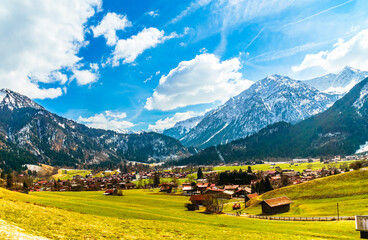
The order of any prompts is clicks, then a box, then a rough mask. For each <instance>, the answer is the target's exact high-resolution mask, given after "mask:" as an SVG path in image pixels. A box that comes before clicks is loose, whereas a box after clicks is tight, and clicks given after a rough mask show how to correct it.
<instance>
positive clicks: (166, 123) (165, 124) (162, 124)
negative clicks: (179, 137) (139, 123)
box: [148, 111, 203, 132]
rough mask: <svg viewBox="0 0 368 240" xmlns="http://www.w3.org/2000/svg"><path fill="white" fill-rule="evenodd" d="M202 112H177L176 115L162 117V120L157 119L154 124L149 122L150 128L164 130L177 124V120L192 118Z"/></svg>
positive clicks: (157, 130)
mask: <svg viewBox="0 0 368 240" xmlns="http://www.w3.org/2000/svg"><path fill="white" fill-rule="evenodd" d="M202 114H203V113H200V112H193V111H188V112H181V113H175V115H174V116H172V117H167V118H165V119H160V120H158V121H156V123H155V124H153V125H152V124H149V125H148V130H151V131H155V132H162V131H163V130H165V129H169V128H172V127H173V126H174V125H175V123H177V122H180V121H184V120H186V119H189V118H192V117H197V116H200V115H202Z"/></svg>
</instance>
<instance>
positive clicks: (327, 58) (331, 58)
mask: <svg viewBox="0 0 368 240" xmlns="http://www.w3.org/2000/svg"><path fill="white" fill-rule="evenodd" d="M367 56H368V29H365V30H362V31H361V32H359V33H358V34H356V35H355V36H354V37H352V38H351V39H349V40H348V41H344V40H342V39H340V40H339V41H338V42H337V43H336V44H334V45H333V46H332V50H330V51H329V50H326V51H320V52H318V53H316V54H307V55H306V56H305V57H304V60H303V62H302V63H301V64H300V65H297V66H293V67H292V70H293V71H294V72H301V71H304V70H308V69H316V68H317V69H322V70H323V71H324V72H326V73H327V72H337V71H339V70H341V69H342V68H343V67H345V66H347V65H348V66H351V67H354V68H358V69H361V70H368V58H367Z"/></svg>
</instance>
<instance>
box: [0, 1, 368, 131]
mask: <svg viewBox="0 0 368 240" xmlns="http://www.w3.org/2000/svg"><path fill="white" fill-rule="evenodd" d="M0 56H1V58H0V88H9V89H11V90H13V91H16V92H19V93H21V94H24V95H26V96H28V97H30V98H32V99H33V100H35V101H36V102H37V103H39V104H41V105H42V106H44V107H45V108H46V109H48V110H49V111H51V112H53V113H56V114H58V115H61V116H63V117H66V118H69V119H73V120H75V121H77V122H79V123H83V124H86V125H88V126H90V127H95V128H102V129H111V130H116V131H126V130H131V131H141V130H144V131H163V130H164V129H167V128H170V127H172V126H173V125H174V124H175V123H176V122H178V121H181V120H185V119H187V118H190V117H194V116H199V115H202V114H204V113H205V112H206V111H208V110H210V109H213V108H216V107H217V106H219V105H221V104H223V103H224V102H226V101H227V100H228V99H229V98H231V97H233V96H236V95H237V94H239V93H240V92H242V91H244V90H245V89H247V88H248V87H249V86H250V85H251V84H252V83H253V82H255V81H257V80H260V79H262V78H264V77H266V76H268V75H271V74H280V75H287V76H290V77H292V78H294V79H297V80H305V79H310V78H313V77H317V76H321V75H324V74H327V73H331V72H333V73H337V72H339V71H340V70H341V69H342V68H343V67H344V66H351V67H354V68H358V69H360V70H368V58H367V56H368V1H366V0H324V1H320V0H294V1H293V0H187V1H182V0H181V1H180V0H135V1H129V0H119V1H116V0H78V1H75V0H59V1H49V0H14V1H1V2H0Z"/></svg>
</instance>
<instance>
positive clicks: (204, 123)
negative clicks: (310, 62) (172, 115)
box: [163, 67, 368, 148]
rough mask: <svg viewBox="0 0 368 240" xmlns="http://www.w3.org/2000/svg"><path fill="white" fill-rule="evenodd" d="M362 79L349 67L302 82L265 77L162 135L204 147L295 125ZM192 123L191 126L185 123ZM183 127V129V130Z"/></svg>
mask: <svg viewBox="0 0 368 240" xmlns="http://www.w3.org/2000/svg"><path fill="white" fill-rule="evenodd" d="M365 76H368V72H363V71H360V70H357V69H353V68H351V67H345V68H344V69H343V70H342V71H340V73H338V74H327V75H325V76H322V77H319V78H315V79H312V80H306V81H298V80H293V79H291V78H289V77H286V76H280V75H272V76H268V77H266V78H264V79H262V80H259V81H257V82H255V83H254V84H253V85H252V86H251V87H250V88H248V89H246V90H245V91H243V92H242V93H240V94H239V95H237V96H235V97H233V98H231V99H230V100H228V101H227V102H226V103H225V104H223V105H221V106H220V107H218V108H217V109H214V110H212V111H210V112H208V113H206V114H205V115H204V116H202V117H196V121H193V120H192V119H187V120H184V121H182V122H178V123H177V124H176V125H175V126H174V127H173V128H170V129H168V130H165V131H164V132H163V133H164V134H166V135H168V136H171V137H174V138H176V139H178V140H180V141H181V142H182V143H183V144H184V145H185V146H194V147H198V148H205V147H208V146H215V145H217V144H226V143H228V142H230V141H232V140H236V139H240V138H244V137H247V136H249V135H251V134H254V133H256V132H257V131H259V130H260V129H262V128H264V127H266V126H267V125H269V124H273V123H276V122H280V121H285V122H289V123H296V122H298V121H301V120H304V119H306V118H309V117H311V116H313V115H315V114H317V113H320V112H323V111H325V110H326V109H327V108H329V107H330V106H331V105H332V104H333V103H334V102H335V101H336V100H338V99H339V98H340V97H341V96H343V94H344V93H345V92H344V91H348V90H350V87H351V86H354V85H355V84H356V83H357V82H359V81H361V80H362V79H364V77H365ZM192 122H195V124H192V125H190V124H187V123H192ZM183 125H186V126H187V127H186V129H185V131H183V130H182V126H183ZM174 133H175V134H174ZM177 133H180V134H177Z"/></svg>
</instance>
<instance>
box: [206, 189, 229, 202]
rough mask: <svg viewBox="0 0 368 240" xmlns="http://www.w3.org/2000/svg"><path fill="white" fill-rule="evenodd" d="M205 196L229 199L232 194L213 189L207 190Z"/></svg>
mask: <svg viewBox="0 0 368 240" xmlns="http://www.w3.org/2000/svg"><path fill="white" fill-rule="evenodd" d="M205 194H207V195H213V196H214V197H216V198H223V199H231V198H232V193H231V192H229V191H225V190H224V189H215V188H211V189H208V190H207V191H206V192H205Z"/></svg>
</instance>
